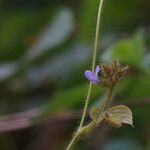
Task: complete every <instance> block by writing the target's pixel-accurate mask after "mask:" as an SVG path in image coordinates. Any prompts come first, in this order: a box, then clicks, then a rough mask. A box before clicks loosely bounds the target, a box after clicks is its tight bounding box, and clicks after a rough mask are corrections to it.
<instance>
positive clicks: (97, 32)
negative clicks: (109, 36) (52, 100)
mask: <svg viewBox="0 0 150 150" xmlns="http://www.w3.org/2000/svg"><path fill="white" fill-rule="evenodd" d="M103 1H104V0H100V3H99V9H98V15H97V23H96V33H95V42H94V49H93V59H92V71H93V72H94V69H95V66H96V56H97V51H98V42H99V34H100V22H101V13H102V6H103ZM91 91H92V82H90V84H89V88H88V91H87V96H86V100H85V105H84V110H83V114H82V118H81V121H80V125H79V128H78V130H77V133H76V134H75V135H74V137H73V138H72V140H71V141H70V143H69V145H68V147H67V149H66V150H70V148H71V147H72V145H73V144H74V142H75V141H76V139H77V137H78V131H79V130H80V129H81V128H82V126H83V124H84V120H85V117H86V113H87V108H88V104H89V100H90V95H91Z"/></svg>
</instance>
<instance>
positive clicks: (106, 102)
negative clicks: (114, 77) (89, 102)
mask: <svg viewBox="0 0 150 150" xmlns="http://www.w3.org/2000/svg"><path fill="white" fill-rule="evenodd" d="M113 90H114V86H112V87H110V88H109V91H108V95H107V98H106V100H105V101H104V104H103V105H102V108H101V109H102V111H105V110H106V109H107V107H108V106H109V104H110V102H111V99H112V96H113Z"/></svg>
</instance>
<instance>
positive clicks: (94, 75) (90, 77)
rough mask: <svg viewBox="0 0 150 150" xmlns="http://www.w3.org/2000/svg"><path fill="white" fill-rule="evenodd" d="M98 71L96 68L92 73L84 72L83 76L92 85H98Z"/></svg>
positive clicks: (98, 68)
mask: <svg viewBox="0 0 150 150" xmlns="http://www.w3.org/2000/svg"><path fill="white" fill-rule="evenodd" d="M99 71H100V67H99V66H97V67H96V69H95V71H94V73H93V72H91V71H90V70H86V71H85V73H84V75H85V76H86V78H87V79H88V80H90V81H92V82H93V83H94V84H98V83H99V82H100V79H99V78H98V72H99Z"/></svg>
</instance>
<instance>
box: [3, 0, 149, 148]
mask: <svg viewBox="0 0 150 150" xmlns="http://www.w3.org/2000/svg"><path fill="white" fill-rule="evenodd" d="M98 3H99V1H98V0H83V1H79V0H77V1H75V0H55V1H54V0H51V1H47V0H44V1H43V0H30V1H29V0H27V1H25V0H23V1H19V0H14V1H11V0H1V1H0V16H1V17H0V89H1V92H0V96H1V105H0V114H7V113H13V112H17V111H20V110H27V109H29V108H35V107H37V106H38V107H42V108H43V109H42V110H43V111H42V112H40V116H42V117H45V116H51V114H54V113H57V112H63V111H70V110H79V109H81V108H82V107H83V103H84V99H85V96H86V91H87V88H88V85H87V81H86V79H85V78H84V76H83V73H84V70H85V69H87V68H89V67H90V65H91V63H90V58H91V53H92V51H91V47H92V46H91V45H93V37H94V33H95V22H96V14H97V8H98ZM149 13H150V2H149V1H148V0H132V1H130V0H126V1H124V0H109V1H105V4H104V12H103V18H102V24H101V31H102V34H101V43H100V44H101V45H100V47H101V51H100V53H99V55H100V56H99V57H98V63H101V62H106V63H108V62H111V61H112V60H114V59H119V61H120V62H121V63H123V64H127V65H129V66H130V72H129V75H128V76H127V77H126V78H125V79H124V80H122V81H121V82H120V83H119V84H118V86H117V87H116V91H117V93H116V96H115V100H116V101H117V102H118V103H120V102H125V103H127V104H129V105H131V106H132V107H133V115H134V126H135V128H134V129H131V128H129V127H124V128H122V129H120V130H117V133H116V131H114V132H113V131H112V134H113V136H110V137H108V141H107V140H106V139H104V140H106V141H107V142H106V144H105V145H104V147H103V150H108V149H109V150H114V149H115V150H117V149H123V148H126V149H128V150H138V149H139V150H143V149H144V150H149V147H150V136H149V135H147V133H148V131H147V130H148V129H149V126H150V124H149V119H148V118H149V116H148V114H149V113H150V109H149V103H148V104H147V101H145V99H149V98H150V86H149V83H150V51H149V48H150V36H149V33H150V28H149V27H150V20H149ZM104 96H105V89H103V88H102V87H97V86H94V87H93V90H92V96H91V101H90V106H92V105H96V104H98V103H99V102H100V101H101V100H102V99H103V98H104ZM67 129H68V128H67ZM29 134H32V132H30V133H29ZM10 135H11V134H10ZM10 135H8V134H6V135H5V133H3V134H2V135H1V136H0V149H2V150H12V149H13V150H18V149H19V150H21V149H26V148H24V147H23V148H22V147H21V146H20V145H19V144H18V143H19V142H17V141H16V140H15V139H16V138H13V136H10ZM118 137H119V139H118ZM131 137H133V138H132V139H131ZM125 138H126V139H125ZM63 139H64V137H63ZM112 139H116V140H112ZM15 142H16V143H15ZM63 142H64V141H63ZM95 143H96V142H94V141H93V143H92V141H91V142H90V141H89V143H85V144H89V145H90V146H91V147H92V146H93V145H94V144H95ZM137 143H138V145H137ZM28 144H29V143H27V145H28ZM96 144H97V145H96V149H99V147H100V146H101V145H100V143H99V142H98V143H96ZM7 145H10V147H8V146H7ZM18 145H19V146H18ZM62 145H63V146H64V143H63V144H62ZM82 146H83V147H84V145H81V146H80V145H77V148H76V149H83V147H82ZM90 146H89V147H90ZM93 147H94V146H93ZM93 147H92V148H91V149H94V148H93ZM62 149H63V148H62ZM87 149H90V148H87Z"/></svg>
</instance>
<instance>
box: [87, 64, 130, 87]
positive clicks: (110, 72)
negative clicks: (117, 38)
mask: <svg viewBox="0 0 150 150" xmlns="http://www.w3.org/2000/svg"><path fill="white" fill-rule="evenodd" d="M127 70H128V66H125V67H123V66H122V65H121V64H120V63H119V62H118V61H114V62H113V63H111V64H101V65H100V66H96V69H95V71H94V72H91V71H90V70H86V71H85V76H86V78H87V79H88V80H90V81H91V82H93V83H94V84H101V85H103V86H105V87H112V86H114V85H115V84H116V83H117V82H118V81H119V80H120V79H121V78H122V77H123V76H124V75H125V74H126V72H127Z"/></svg>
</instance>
